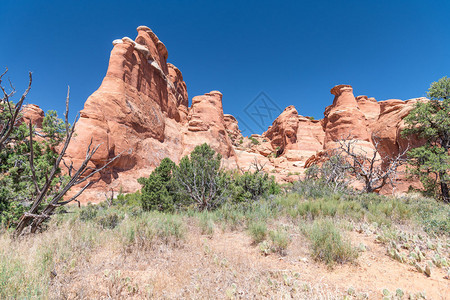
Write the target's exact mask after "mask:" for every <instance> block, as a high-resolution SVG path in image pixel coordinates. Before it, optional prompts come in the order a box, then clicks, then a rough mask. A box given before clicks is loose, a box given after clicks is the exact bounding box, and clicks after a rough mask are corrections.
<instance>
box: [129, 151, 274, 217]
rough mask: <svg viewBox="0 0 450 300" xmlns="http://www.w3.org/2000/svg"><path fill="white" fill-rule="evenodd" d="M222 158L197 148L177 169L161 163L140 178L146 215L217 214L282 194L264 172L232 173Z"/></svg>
mask: <svg viewBox="0 0 450 300" xmlns="http://www.w3.org/2000/svg"><path fill="white" fill-rule="evenodd" d="M221 159H222V157H221V155H220V154H218V153H216V152H215V151H214V150H212V149H211V147H209V146H208V145H207V144H203V145H200V146H197V147H195V149H194V151H192V153H191V154H190V156H185V157H183V158H182V159H181V161H180V164H179V165H178V166H177V165H176V164H175V163H174V162H172V161H171V160H170V159H169V158H165V159H163V160H162V161H161V164H160V166H159V167H157V168H156V169H155V170H154V171H153V172H152V174H150V176H149V177H148V178H140V179H139V180H138V181H139V183H140V184H141V185H142V189H141V191H140V192H138V193H136V194H134V196H128V197H135V198H139V199H140V202H141V205H142V208H143V209H144V210H146V211H150V210H158V211H167V212H170V211H174V210H175V209H186V208H188V207H191V206H194V207H196V208H197V209H198V210H200V211H202V210H214V209H217V208H218V207H219V206H221V205H222V204H223V203H225V202H230V203H240V202H248V201H255V200H257V199H259V198H261V197H266V196H268V195H273V194H278V193H280V192H281V188H280V186H279V185H278V184H277V183H276V182H275V180H274V178H273V177H269V175H268V174H267V173H265V172H262V171H261V170H259V169H258V170H257V171H255V172H250V171H247V172H244V173H243V174H239V173H237V172H230V171H226V170H224V169H222V167H221Z"/></svg>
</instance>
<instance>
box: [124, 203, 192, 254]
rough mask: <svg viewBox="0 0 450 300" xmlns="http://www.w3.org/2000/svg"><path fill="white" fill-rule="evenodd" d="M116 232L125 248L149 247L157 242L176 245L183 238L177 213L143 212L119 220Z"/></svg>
mask: <svg viewBox="0 0 450 300" xmlns="http://www.w3.org/2000/svg"><path fill="white" fill-rule="evenodd" d="M118 234H119V237H120V238H121V240H122V244H123V246H124V247H125V248H133V247H136V248H140V249H149V248H151V247H152V246H154V245H155V243H157V242H163V243H165V244H169V243H172V244H174V245H176V243H177V242H178V241H180V240H182V239H183V238H184V235H185V228H184V225H183V222H182V219H181V217H180V216H178V215H173V214H165V213H160V212H150V213H148V212H145V213H143V214H141V215H139V216H137V217H133V218H128V219H125V220H124V221H123V222H121V223H120V225H119V226H118Z"/></svg>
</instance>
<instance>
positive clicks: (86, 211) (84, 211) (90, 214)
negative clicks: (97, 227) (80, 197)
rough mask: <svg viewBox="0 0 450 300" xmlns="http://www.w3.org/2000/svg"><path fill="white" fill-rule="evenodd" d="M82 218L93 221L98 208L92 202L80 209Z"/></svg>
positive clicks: (82, 219)
mask: <svg viewBox="0 0 450 300" xmlns="http://www.w3.org/2000/svg"><path fill="white" fill-rule="evenodd" d="M79 214H80V220H81V221H92V220H94V219H95V218H96V217H97V214H98V208H97V207H96V206H95V205H92V204H91V203H88V205H87V206H85V207H83V208H81V209H80V212H79Z"/></svg>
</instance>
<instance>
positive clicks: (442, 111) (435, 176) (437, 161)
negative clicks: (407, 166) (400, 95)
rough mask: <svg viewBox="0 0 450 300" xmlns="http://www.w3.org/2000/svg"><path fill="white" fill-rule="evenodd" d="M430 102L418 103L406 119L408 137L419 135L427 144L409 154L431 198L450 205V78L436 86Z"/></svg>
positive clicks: (404, 133) (414, 171)
mask: <svg viewBox="0 0 450 300" xmlns="http://www.w3.org/2000/svg"><path fill="white" fill-rule="evenodd" d="M428 97H429V98H430V100H431V101H429V102H417V103H416V105H415V107H414V109H413V110H412V111H411V112H410V113H409V115H408V116H406V117H405V122H406V124H407V125H408V128H407V129H405V130H404V131H403V135H404V136H408V135H411V134H415V135H417V136H419V137H420V138H423V139H424V140H425V141H426V143H425V144H424V145H423V146H421V147H418V148H414V149H411V150H410V151H409V153H408V155H409V158H410V163H411V165H412V166H413V168H411V170H412V173H413V174H414V175H416V176H418V177H419V178H420V180H421V181H422V183H423V185H424V187H425V190H426V192H427V193H428V195H430V196H436V195H440V197H442V199H443V200H444V201H445V202H447V203H450V188H449V185H450V153H449V151H450V78H447V77H443V78H441V79H440V80H438V81H437V82H433V83H432V84H431V86H430V89H429V90H428Z"/></svg>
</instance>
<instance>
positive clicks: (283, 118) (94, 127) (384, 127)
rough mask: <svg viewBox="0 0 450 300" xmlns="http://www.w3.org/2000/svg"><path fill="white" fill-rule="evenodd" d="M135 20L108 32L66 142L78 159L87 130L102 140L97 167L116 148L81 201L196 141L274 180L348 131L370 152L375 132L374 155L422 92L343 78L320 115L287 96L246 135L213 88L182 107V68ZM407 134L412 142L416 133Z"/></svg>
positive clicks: (399, 142)
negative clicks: (410, 94)
mask: <svg viewBox="0 0 450 300" xmlns="http://www.w3.org/2000/svg"><path fill="white" fill-rule="evenodd" d="M137 30H138V36H137V38H136V39H135V40H134V41H133V40H131V39H130V38H123V39H120V40H115V41H114V42H113V44H114V48H113V50H112V51H111V57H110V63H109V67H108V71H107V73H106V76H105V78H104V80H103V82H102V84H101V86H100V88H99V89H98V90H97V91H96V92H94V93H93V94H92V95H91V96H90V97H89V98H88V100H87V101H86V104H85V107H84V109H83V110H82V111H81V118H80V121H79V123H78V125H77V128H76V136H75V137H74V139H73V141H72V143H71V145H70V147H69V149H68V151H67V158H69V159H72V161H74V163H75V165H76V164H77V163H79V162H80V161H81V160H82V159H83V158H84V155H85V152H86V147H87V146H88V145H89V143H90V141H91V139H92V141H93V142H92V143H93V145H96V144H101V147H100V148H99V151H98V152H97V153H96V155H95V156H94V158H93V160H92V166H96V167H99V166H102V165H103V164H104V163H105V162H106V161H107V160H108V159H110V158H111V157H113V156H115V155H117V154H118V153H122V157H121V158H120V159H119V160H117V161H116V162H114V164H113V166H112V167H111V168H110V169H109V170H108V171H106V172H103V174H101V176H99V177H98V178H97V179H98V182H97V183H96V184H95V185H93V187H92V188H91V189H90V191H89V193H88V194H87V195H85V197H84V199H85V201H87V200H89V201H101V199H102V198H101V197H99V195H103V193H104V192H105V191H106V190H109V189H110V188H112V189H115V190H119V189H120V188H121V189H122V190H123V191H124V192H134V191H136V190H138V189H139V188H140V185H139V184H138V183H137V180H136V179H137V178H139V177H142V176H148V175H149V174H150V172H151V171H152V170H153V169H154V168H155V167H156V166H157V165H158V164H159V162H160V161H161V160H162V159H163V158H165V157H169V158H171V159H172V160H174V161H179V159H180V158H181V157H182V156H184V155H187V154H189V153H190V152H191V151H192V150H193V149H194V147H195V146H197V145H199V144H202V143H208V144H210V145H211V146H212V148H213V149H215V150H216V151H218V152H220V153H221V154H222V155H223V157H224V165H225V166H226V167H228V168H236V167H238V168H239V169H241V170H243V171H245V170H248V169H251V168H252V166H253V165H254V163H255V162H258V164H260V165H263V166H264V170H265V171H267V172H270V174H271V175H274V176H275V177H276V179H277V180H278V181H282V182H291V181H293V180H298V179H299V178H300V177H301V176H302V174H303V173H304V170H305V165H306V167H307V166H310V165H311V164H314V163H317V162H321V161H323V157H324V155H323V154H324V153H325V152H326V151H327V150H330V149H333V148H334V147H336V146H337V143H336V142H337V141H338V140H339V139H342V138H345V137H349V136H350V137H352V138H354V139H356V140H357V141H358V145H359V146H361V147H362V148H363V149H364V150H365V151H368V153H369V151H373V149H374V148H373V144H372V135H373V134H376V135H377V136H378V137H379V138H380V142H381V152H382V153H381V154H382V155H395V154H396V153H398V151H399V149H401V148H402V147H405V146H406V144H407V141H406V140H404V139H403V138H402V137H401V136H400V132H401V130H402V129H403V128H404V123H403V118H404V117H405V116H406V115H407V114H408V113H409V111H410V110H411V109H412V105H413V104H414V103H415V102H416V101H421V100H409V101H400V100H388V101H382V102H377V101H376V100H375V99H374V98H368V97H366V96H359V97H357V98H355V97H354V95H353V89H352V87H351V86H349V85H338V86H335V87H334V88H333V89H332V90H331V93H332V94H333V95H334V96H335V98H334V100H333V104H332V105H330V106H329V107H327V108H326V110H325V113H324V116H325V118H324V119H323V120H319V121H315V120H311V119H310V118H307V117H303V116H301V115H299V114H298V112H297V110H296V109H295V107H294V106H289V107H287V108H286V109H285V110H284V111H283V112H282V113H281V114H280V116H278V118H276V120H275V121H274V122H273V124H272V126H270V127H269V128H268V130H267V131H266V132H265V133H264V134H263V135H262V136H259V135H253V136H252V138H253V142H252V140H250V139H249V138H246V137H242V135H241V133H240V131H239V127H238V123H237V120H236V119H235V118H234V117H233V116H231V115H224V113H223V108H222V94H221V93H220V92H217V91H213V92H210V93H207V94H205V95H202V96H197V97H194V98H193V99H192V106H191V107H190V108H189V107H188V94H187V87H186V84H185V82H184V81H183V76H182V74H181V71H180V70H179V69H177V68H176V67H175V66H173V65H172V64H169V63H167V57H168V54H167V49H166V47H165V46H164V44H163V43H162V42H161V41H160V40H159V39H158V37H157V36H156V35H155V34H154V33H153V32H152V31H151V30H150V29H149V28H147V27H145V26H140V27H138V29H137ZM31 111H33V110H30V115H32V114H31ZM36 111H37V110H36ZM30 118H34V117H30ZM35 119H36V118H35ZM37 119H38V118H37ZM255 140H256V141H257V142H256V143H255V142H254V141H255ZM241 141H242V142H241ZM409 142H410V143H412V145H413V146H414V145H416V144H418V143H419V142H420V141H417V140H411V141H409ZM405 186H406V185H405Z"/></svg>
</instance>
